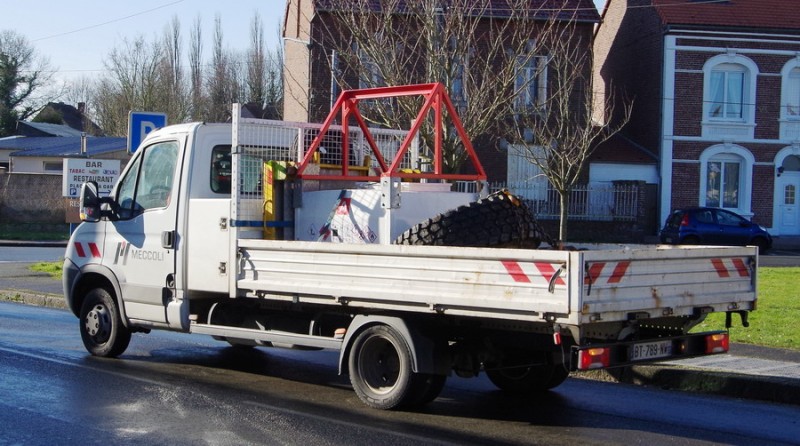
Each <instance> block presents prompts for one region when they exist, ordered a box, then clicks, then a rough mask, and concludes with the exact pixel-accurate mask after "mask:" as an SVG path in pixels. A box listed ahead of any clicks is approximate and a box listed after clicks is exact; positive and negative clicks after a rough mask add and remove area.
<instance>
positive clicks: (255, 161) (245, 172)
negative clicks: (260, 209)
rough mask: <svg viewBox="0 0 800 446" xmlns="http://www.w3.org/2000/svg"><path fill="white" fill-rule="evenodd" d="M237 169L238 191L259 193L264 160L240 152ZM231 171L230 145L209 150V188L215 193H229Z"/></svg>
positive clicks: (241, 192)
mask: <svg viewBox="0 0 800 446" xmlns="http://www.w3.org/2000/svg"><path fill="white" fill-rule="evenodd" d="M239 169H240V173H239V193H240V194H255V193H260V192H261V174H262V172H263V169H264V162H263V161H262V160H261V159H260V158H257V157H255V156H251V155H246V154H241V155H239ZM232 172H233V159H232V157H231V146H229V145H224V146H216V147H214V148H213V149H212V150H211V190H212V191H213V192H214V193H217V194H226V195H230V193H231V187H232V178H233V177H232V175H231V173H232Z"/></svg>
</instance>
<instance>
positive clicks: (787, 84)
mask: <svg viewBox="0 0 800 446" xmlns="http://www.w3.org/2000/svg"><path fill="white" fill-rule="evenodd" d="M783 98H784V99H783V104H784V110H783V111H784V117H785V118H786V119H790V120H800V67H795V68H793V69H792V70H791V71H789V73H788V74H787V75H786V76H785V78H784V84H783Z"/></svg>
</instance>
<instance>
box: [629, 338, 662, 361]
mask: <svg viewBox="0 0 800 446" xmlns="http://www.w3.org/2000/svg"><path fill="white" fill-rule="evenodd" d="M671 355H672V341H657V342H647V343H642V344H634V345H632V346H631V349H630V355H629V357H630V360H631V361H642V360H645V359H656V358H665V357H667V356H671Z"/></svg>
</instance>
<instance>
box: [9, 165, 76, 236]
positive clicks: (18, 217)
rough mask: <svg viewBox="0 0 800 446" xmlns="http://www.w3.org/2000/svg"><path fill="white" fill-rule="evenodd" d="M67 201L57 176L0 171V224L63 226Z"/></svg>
mask: <svg viewBox="0 0 800 446" xmlns="http://www.w3.org/2000/svg"><path fill="white" fill-rule="evenodd" d="M66 201H67V199H66V198H64V197H62V196H61V175H46V174H29V173H15V174H9V173H5V171H4V170H3V169H0V223H3V224H8V223H18V224H29V223H36V224H63V223H64V222H65V215H66V214H65V207H66Z"/></svg>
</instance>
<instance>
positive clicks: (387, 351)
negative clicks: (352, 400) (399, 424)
mask: <svg viewBox="0 0 800 446" xmlns="http://www.w3.org/2000/svg"><path fill="white" fill-rule="evenodd" d="M411 360H412V359H411V348H410V347H409V345H408V342H406V340H405V338H404V337H403V336H402V335H401V334H400V333H398V332H397V330H395V329H394V328H392V327H389V326H387V325H374V326H371V327H368V328H367V329H366V330H364V331H362V332H361V333H360V334H359V335H358V336H357V337H356V339H355V341H354V342H353V347H352V348H351V350H350V357H349V362H348V366H349V368H350V383H351V384H352V385H353V390H355V392H356V394H357V395H358V397H359V398H360V399H361V401H363V402H364V403H365V404H366V405H368V406H370V407H373V408H375V409H385V410H391V409H400V408H403V407H409V406H411V405H413V404H416V403H417V402H418V401H421V399H422V398H421V393H422V392H423V391H425V390H426V386H425V380H426V378H427V377H426V376H425V375H421V374H416V373H414V372H413V370H412V365H411ZM439 390H441V389H439Z"/></svg>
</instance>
